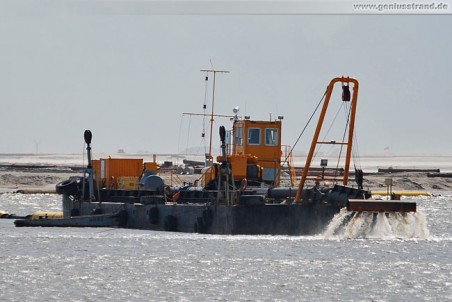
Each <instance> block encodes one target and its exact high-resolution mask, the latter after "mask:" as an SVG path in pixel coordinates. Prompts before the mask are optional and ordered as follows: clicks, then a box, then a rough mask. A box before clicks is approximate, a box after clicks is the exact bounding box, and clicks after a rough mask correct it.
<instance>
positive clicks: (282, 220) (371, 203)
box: [16, 77, 416, 235]
mask: <svg viewBox="0 0 452 302" xmlns="http://www.w3.org/2000/svg"><path fill="white" fill-rule="evenodd" d="M337 83H341V85H342V102H348V103H350V106H349V110H350V111H349V115H348V116H349V120H348V124H347V127H348V138H347V140H345V141H343V142H336V141H330V142H322V141H319V134H320V132H321V128H322V125H323V120H324V117H325V114H326V111H327V108H328V104H329V101H330V98H331V94H332V91H333V88H334V86H335V84H337ZM350 84H353V95H352V94H351V93H350V87H349V85H350ZM357 101H358V81H357V80H355V79H353V78H348V77H340V78H335V79H333V80H332V81H331V82H330V84H329V85H328V87H327V90H326V92H325V95H324V102H323V107H322V111H321V113H320V118H319V120H318V124H317V128H316V131H315V134H314V137H313V140H312V144H311V148H310V151H309V154H308V157H307V160H306V164H305V166H304V169H303V174H302V176H301V180H300V183H299V185H298V188H297V187H295V186H288V187H282V186H281V184H280V178H281V163H282V160H281V156H282V152H281V150H282V149H281V148H282V145H281V129H282V128H281V119H278V120H274V121H253V120H250V119H239V118H236V119H235V120H234V124H233V128H232V130H231V131H230V132H229V133H227V131H226V129H225V128H224V127H220V133H219V134H220V140H221V155H220V156H218V157H217V163H215V164H211V165H209V166H208V167H206V169H205V170H204V171H203V174H202V176H201V178H200V179H199V180H200V183H201V185H200V186H199V183H198V186H197V185H195V184H192V185H188V186H179V187H171V186H168V185H166V184H165V182H164V180H163V178H162V177H160V176H159V175H158V168H157V163H156V162H150V163H143V161H142V160H141V161H140V160H132V161H130V160H127V159H110V158H109V159H99V160H92V159H91V140H92V134H91V131H89V130H86V131H85V134H84V139H85V143H86V145H87V148H86V149H87V154H88V165H87V168H86V172H85V175H84V176H83V177H81V178H76V179H69V180H67V181H64V182H62V183H60V184H58V185H57V187H56V189H57V193H59V194H62V198H63V214H64V218H63V219H47V220H46V221H45V222H43V223H41V226H50V225H52V226H105V224H102V223H100V222H99V224H98V225H96V223H93V221H95V220H93V219H92V218H93V216H96V215H104V216H103V217H105V215H107V216H109V217H110V216H111V217H116V218H117V217H120V219H112V221H115V223H113V222H112V225H111V226H119V227H126V228H138V229H149V230H164V231H180V232H197V233H209V234H272V235H276V234H286V235H306V234H315V233H319V232H321V231H322V230H323V229H324V228H325V227H326V226H327V225H328V223H329V222H330V221H331V220H332V218H333V216H334V215H335V214H337V213H339V211H340V209H341V208H344V207H347V209H348V210H349V211H378V212H381V211H400V212H405V211H415V210H416V209H415V203H414V207H413V203H410V205H408V206H407V205H406V203H401V202H399V201H397V202H390V201H385V202H384V203H383V202H382V201H375V200H371V199H369V198H370V197H371V194H370V192H369V191H367V190H364V189H363V172H362V170H359V169H358V170H356V171H355V182H356V187H351V186H349V185H348V180H349V169H350V158H351V153H352V144H353V135H354V132H353V130H354V121H355V115H356V106H357ZM212 120H213V119H212ZM228 134H229V137H230V140H229V141H228V140H227V136H228ZM317 144H336V145H340V146H343V147H345V148H346V157H345V167H344V169H343V173H341V174H340V175H339V174H338V173H334V174H331V175H326V174H325V173H322V175H321V176H319V175H311V174H310V172H312V171H310V166H311V162H312V159H313V156H314V152H315V149H316V146H317ZM209 162H210V158H209ZM114 166H116V167H118V166H120V167H121V168H120V169H117V168H114ZM292 168H293V165H292ZM121 177H129V178H130V177H135V179H137V180H139V182H138V183H137V184H136V185H135V186H132V187H128V188H125V187H124V186H119V187H118V180H119V179H121ZM295 181H296V176H295V172H294V170H292V183H293V184H294V183H295ZM308 182H310V183H314V185H311V187H309V188H308V185H307V183H308ZM321 182H323V186H321V185H320V183H321ZM327 182H332V183H334V186H332V187H329V186H328V185H327ZM119 213H120V215H119ZM87 221H90V224H88V223H87ZM99 221H101V220H99ZM102 221H105V220H102ZM16 225H17V226H36V225H40V224H39V222H33V223H27V222H26V221H25V222H24V220H18V221H16Z"/></svg>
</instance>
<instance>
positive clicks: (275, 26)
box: [0, 1, 452, 155]
mask: <svg viewBox="0 0 452 302" xmlns="http://www.w3.org/2000/svg"><path fill="white" fill-rule="evenodd" d="M24 3H25V4H24V5H17V4H14V1H5V2H0V10H1V11H2V12H0V83H1V84H0V102H1V113H0V114H1V116H0V137H1V141H2V142H1V144H0V153H34V152H36V150H38V152H41V153H56V152H64V153H79V152H81V151H82V149H83V131H84V130H85V129H91V131H92V132H93V149H95V150H96V151H97V152H107V153H108V152H116V151H117V150H118V149H124V150H125V151H126V152H130V153H133V152H138V151H146V152H155V153H176V152H178V151H180V150H182V149H183V148H185V147H186V146H191V147H193V146H194V147H196V146H199V145H201V144H203V142H202V141H201V133H202V131H203V129H202V117H191V118H190V117H188V116H184V117H183V116H182V113H183V112H198V113H202V112H203V110H202V105H203V103H204V96H205V90H204V89H205V83H204V76H205V75H204V74H203V73H202V72H200V69H205V68H211V63H210V62H212V63H213V65H214V67H215V68H216V69H222V70H229V71H230V73H229V74H219V75H217V90H216V100H215V112H216V113H218V114H232V108H233V107H235V106H239V107H240V108H241V109H240V115H245V114H246V115H250V116H251V117H252V118H255V119H268V118H269V117H270V114H271V115H272V118H275V117H276V116H278V115H282V116H284V129H283V143H284V144H288V145H293V144H294V142H295V140H296V139H297V137H298V135H299V134H300V132H301V130H302V129H303V127H304V126H305V124H306V122H307V120H308V118H309V116H310V115H311V113H312V111H313V110H314V108H315V106H316V105H317V103H318V102H319V100H320V98H321V97H322V95H323V93H324V91H325V88H326V86H327V84H328V83H329V81H330V80H331V79H332V78H334V77H336V76H342V75H344V76H351V77H355V78H357V79H358V80H359V81H360V95H359V105H358V118H357V121H356V127H357V135H358V136H357V138H358V144H359V151H360V153H361V154H382V153H383V152H384V150H385V148H389V149H390V151H391V152H392V153H394V154H398V155H408V154H409V155H411V154H415V155H423V154H429V155H431V154H439V155H452V135H451V129H452V127H451V123H452V60H451V54H452V16H451V15H152V14H147V13H142V14H140V13H137V12H135V13H130V12H128V13H121V12H119V13H117V14H115V13H111V12H105V13H103V12H102V11H97V12H96V13H85V12H77V13H74V14H72V13H68V12H67V11H70V7H67V11H62V7H63V8H64V5H62V4H60V5H59V6H58V7H53V6H52V5H51V4H52V3H56V2H52V1H48V2H46V7H43V6H41V5H42V4H41V3H40V1H36V2H35V1H27V2H24ZM211 79H212V77H211ZM210 84H211V82H210ZM337 88H338V89H339V87H337ZM337 101H338V102H340V100H339V99H338V100H337ZM208 112H210V91H209V100H208ZM219 125H225V126H227V127H228V128H229V127H230V122H229V120H227V119H217V120H216V124H215V130H214V133H215V135H217V132H218V130H217V129H218V126H219ZM187 137H188V138H189V142H187ZM310 139H311V138H310V137H304V138H302V140H301V142H300V143H299V145H297V148H296V150H298V151H306V150H307V149H308V146H307V144H309V143H310ZM217 141H218V139H217V138H215V140H214V142H215V144H216V145H218V143H217ZM386 150H387V149H386Z"/></svg>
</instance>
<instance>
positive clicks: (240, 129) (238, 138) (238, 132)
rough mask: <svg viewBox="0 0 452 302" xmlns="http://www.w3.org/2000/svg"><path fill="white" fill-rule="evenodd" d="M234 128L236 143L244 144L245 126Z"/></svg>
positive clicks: (237, 144)
mask: <svg viewBox="0 0 452 302" xmlns="http://www.w3.org/2000/svg"><path fill="white" fill-rule="evenodd" d="M234 130H235V131H234V145H236V146H241V145H242V144H243V127H236V128H235V129H234Z"/></svg>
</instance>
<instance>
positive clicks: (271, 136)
mask: <svg viewBox="0 0 452 302" xmlns="http://www.w3.org/2000/svg"><path fill="white" fill-rule="evenodd" d="M278 138H279V136H278V129H277V128H266V129H265V145H266V146H278V144H279V141H278Z"/></svg>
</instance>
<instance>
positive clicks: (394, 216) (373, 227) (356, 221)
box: [323, 208, 430, 239]
mask: <svg viewBox="0 0 452 302" xmlns="http://www.w3.org/2000/svg"><path fill="white" fill-rule="evenodd" d="M323 236H324V238H327V239H328V238H340V239H348V238H378V239H393V238H416V239H430V232H429V230H428V227H427V220H426V218H425V215H424V214H423V213H422V212H420V211H418V212H416V213H400V212H390V213H374V212H348V211H347V209H346V208H343V209H341V211H340V212H339V213H338V214H337V215H336V216H335V217H334V218H333V220H332V221H331V222H330V224H329V225H328V227H327V229H326V230H325V232H324V233H323Z"/></svg>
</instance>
